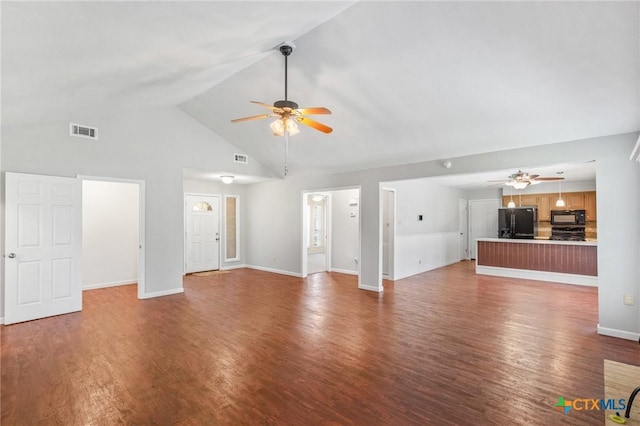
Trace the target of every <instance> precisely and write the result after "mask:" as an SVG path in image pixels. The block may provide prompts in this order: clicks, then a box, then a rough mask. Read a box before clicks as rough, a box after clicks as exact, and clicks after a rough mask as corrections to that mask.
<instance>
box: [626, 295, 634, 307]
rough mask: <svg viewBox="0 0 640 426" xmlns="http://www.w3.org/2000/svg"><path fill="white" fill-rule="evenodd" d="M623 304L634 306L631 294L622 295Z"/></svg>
mask: <svg viewBox="0 0 640 426" xmlns="http://www.w3.org/2000/svg"><path fill="white" fill-rule="evenodd" d="M624 304H625V305H629V306H634V305H635V302H634V300H633V294H625V295H624Z"/></svg>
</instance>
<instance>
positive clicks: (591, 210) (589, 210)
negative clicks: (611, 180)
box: [584, 191, 598, 220]
mask: <svg viewBox="0 0 640 426" xmlns="http://www.w3.org/2000/svg"><path fill="white" fill-rule="evenodd" d="M584 208H585V210H586V214H587V220H597V217H598V215H597V211H596V210H597V208H596V192H595V191H591V192H585V193H584Z"/></svg>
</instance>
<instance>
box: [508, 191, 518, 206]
mask: <svg viewBox="0 0 640 426" xmlns="http://www.w3.org/2000/svg"><path fill="white" fill-rule="evenodd" d="M509 196H510V197H511V200H510V201H509V204H507V207H508V208H510V209H514V208H515V207H516V203H514V202H513V190H512V189H509Z"/></svg>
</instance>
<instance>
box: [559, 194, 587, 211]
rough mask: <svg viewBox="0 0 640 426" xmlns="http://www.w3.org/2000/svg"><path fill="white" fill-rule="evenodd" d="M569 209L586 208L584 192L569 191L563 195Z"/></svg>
mask: <svg viewBox="0 0 640 426" xmlns="http://www.w3.org/2000/svg"><path fill="white" fill-rule="evenodd" d="M563 198H564V202H565V203H566V204H567V210H578V209H584V192H568V193H566V194H564V196H563Z"/></svg>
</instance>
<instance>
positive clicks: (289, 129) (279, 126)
mask: <svg viewBox="0 0 640 426" xmlns="http://www.w3.org/2000/svg"><path fill="white" fill-rule="evenodd" d="M291 52H293V45H292V44H289V43H284V44H283V45H281V46H280V53H282V55H283V56H284V100H280V101H276V102H274V103H273V106H272V105H269V104H266V103H264V102H258V101H250V102H251V103H253V104H256V105H259V106H261V107H264V108H267V109H270V110H271V113H269V114H260V115H252V116H250V117H243V118H236V119H235V120H231V122H232V123H239V122H242V121H250V120H258V119H261V118H270V117H275V118H277V120H275V121H274V122H273V123H271V130H272V131H273V134H274V135H275V136H283V135H285V133H286V134H289V135H295V134H296V133H298V132H299V130H298V126H297V124H298V123H300V124H304V125H305V126H309V127H312V128H314V129H316V130H319V131H321V132H323V133H331V132H332V131H333V129H332V128H331V127H329V126H327V125H325V124H322V123H319V122H317V121H315V120H312V119H310V118H309V117H307V115H316V114H331V111H329V110H328V109H327V108H324V107H312V108H299V107H298V104H297V103H295V102H293V101H290V100H289V99H288V98H287V95H288V94H287V77H288V76H287V71H288V70H287V68H288V61H287V58H288V57H289V55H291Z"/></svg>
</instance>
